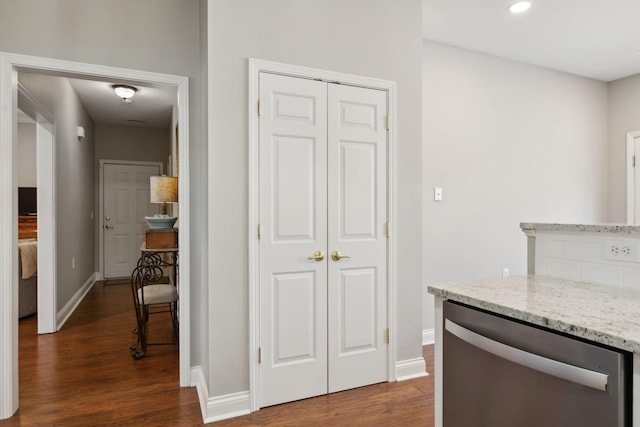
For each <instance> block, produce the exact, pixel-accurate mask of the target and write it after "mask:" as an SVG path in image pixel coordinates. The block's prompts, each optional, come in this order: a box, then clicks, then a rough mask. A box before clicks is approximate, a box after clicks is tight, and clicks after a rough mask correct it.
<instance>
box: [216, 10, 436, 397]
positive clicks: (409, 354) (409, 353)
mask: <svg viewBox="0 0 640 427" xmlns="http://www.w3.org/2000/svg"><path fill="white" fill-rule="evenodd" d="M420 37H421V3H420V0H405V1H402V2H398V1H396V0H349V1H344V0H323V1H298V0H270V1H263V0H245V1H241V2H239V1H237V0H216V1H213V2H209V39H208V40H209V54H208V56H209V70H208V72H209V94H210V95H209V96H210V103H209V113H208V116H209V119H210V121H209V123H210V126H211V129H210V141H209V150H210V156H209V159H210V161H209V171H210V176H209V184H210V187H209V189H210V192H209V197H211V198H212V201H214V205H215V206H216V209H215V210H214V211H212V212H210V215H209V226H210V233H211V236H212V241H213V246H212V249H211V250H212V252H211V253H210V274H211V287H210V306H209V310H208V312H209V318H210V320H209V327H210V334H209V343H210V348H209V351H210V358H209V359H210V372H209V393H210V395H211V396H220V395H225V394H229V393H234V392H241V391H245V390H248V387H249V370H248V366H249V354H248V341H249V340H248V330H249V325H248V318H249V313H248V303H247V302H248V299H249V296H248V243H247V242H248V239H249V236H248V235H247V229H248V224H247V210H248V204H247V203H248V201H247V191H248V182H247V176H248V170H247V163H248V151H247V149H248V132H247V130H248V119H247V115H248V109H249V106H248V105H247V96H248V95H247V81H248V75H247V69H248V67H247V64H248V58H256V59H263V60H269V61H277V62H283V63H288V64H294V65H301V66H308V67H315V68H320V69H325V70H331V71H338V72H344V73H350V74H357V75H362V76H368V77H374V78H380V79H386V80H393V81H396V82H397V84H398V93H397V102H398V114H397V157H398V158H397V170H398V176H397V183H396V186H397V206H398V212H397V214H398V215H397V216H398V217H397V236H396V241H397V263H398V264H397V267H398V268H397V271H398V275H397V313H398V315H397V325H398V329H397V337H396V338H397V343H398V351H397V358H398V360H410V359H414V358H420V357H422V355H421V346H420V336H421V319H422V302H421V289H422V286H423V280H422V270H421V265H422V255H421V249H422V246H421V238H422V237H421V236H422V230H421V227H422V224H421V222H422V215H421V209H422V206H421V202H420V195H421V193H422V189H421V185H422V180H421V174H422V168H421V154H420V152H421V141H420V136H421V114H420V109H421V92H420V86H421V76H420V67H421V65H420V56H421V42H420Z"/></svg>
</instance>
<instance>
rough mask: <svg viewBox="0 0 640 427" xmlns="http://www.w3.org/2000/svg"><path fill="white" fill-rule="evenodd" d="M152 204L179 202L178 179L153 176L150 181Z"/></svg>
mask: <svg viewBox="0 0 640 427" xmlns="http://www.w3.org/2000/svg"><path fill="white" fill-rule="evenodd" d="M149 184H150V187H149V192H150V195H151V200H150V201H151V203H171V202H177V201H178V178H177V177H175V176H152V177H150V181H149Z"/></svg>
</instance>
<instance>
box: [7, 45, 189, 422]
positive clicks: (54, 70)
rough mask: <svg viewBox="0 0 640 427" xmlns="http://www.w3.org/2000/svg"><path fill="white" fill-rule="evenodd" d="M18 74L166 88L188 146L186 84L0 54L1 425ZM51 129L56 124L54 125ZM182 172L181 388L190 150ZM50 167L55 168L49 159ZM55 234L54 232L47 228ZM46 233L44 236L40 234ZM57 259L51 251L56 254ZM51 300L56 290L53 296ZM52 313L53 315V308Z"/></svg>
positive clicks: (12, 269)
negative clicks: (0, 201)
mask: <svg viewBox="0 0 640 427" xmlns="http://www.w3.org/2000/svg"><path fill="white" fill-rule="evenodd" d="M18 72H28V73H35V74H38V73H39V74H50V75H57V76H62V77H69V78H79V79H91V80H102V81H109V82H113V81H126V82H136V83H139V84H147V85H167V86H171V87H174V88H175V90H176V93H177V106H178V112H177V114H178V122H179V123H180V124H181V125H180V127H179V131H178V137H179V139H180V141H189V110H188V78H187V77H183V76H174V75H167V74H159V73H150V72H144V71H137V70H129V69H123V68H114V67H107V66H100V65H93V64H84V63H77V62H70V61H62V60H53V59H49V58H41V57H30V56H24V55H15V54H8V53H0V170H1V171H0V197H2V199H3V200H9V201H10V203H6V204H5V205H4V206H2V207H0V230H1V231H2V235H4V236H11V238H9V239H3V240H2V242H0V271H1V272H0V361H1V362H0V419H2V418H8V417H10V416H12V415H13V414H14V413H15V412H16V410H17V409H18V402H19V399H18V346H17V343H18V313H17V312H16V307H17V298H18V292H17V282H18V269H17V250H18V249H17V216H18V215H17V182H16V152H17V150H16V144H17V141H16V127H17V125H16V120H17V119H16V117H17V94H18V78H17V76H18ZM54 126H55V124H54ZM177 148H178V152H177V154H176V158H177V159H179V165H178V167H179V170H180V172H181V175H180V179H179V181H178V186H179V194H180V200H179V202H178V209H179V211H180V216H181V221H180V228H181V230H180V233H179V242H178V244H179V247H180V251H181V253H180V259H181V263H182V265H183V266H184V268H182V269H180V271H179V292H180V299H179V322H180V332H179V358H180V385H181V386H183V387H185V386H189V385H190V324H189V320H190V306H189V301H190V297H189V295H190V292H189V291H190V283H189V275H190V274H189V265H190V253H189V235H190V232H189V230H190V227H189V225H190V224H189V190H188V189H189V147H188V144H186V143H183V144H180V145H179V146H178V147H177ZM49 167H51V168H53V167H55V163H54V159H53V158H52V159H50V163H49ZM51 228H52V229H55V227H51ZM43 231H44V230H43ZM54 253H55V251H54ZM53 294H55V290H54V291H53ZM50 304H51V307H52V313H54V315H55V313H56V311H57V309H56V306H55V304H52V303H51V302H50Z"/></svg>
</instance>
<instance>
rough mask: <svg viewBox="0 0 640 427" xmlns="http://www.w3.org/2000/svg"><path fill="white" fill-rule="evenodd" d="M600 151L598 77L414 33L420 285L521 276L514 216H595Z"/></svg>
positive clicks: (603, 134) (603, 118)
mask: <svg viewBox="0 0 640 427" xmlns="http://www.w3.org/2000/svg"><path fill="white" fill-rule="evenodd" d="M607 149H608V146H607V85H606V84H605V83H602V82H598V81H595V80H590V79H586V78H581V77H576V76H573V75H569V74H563V73H559V72H555V71H550V70H547V69H543V68H538V67H534V66H529V65H524V64H521V63H516V62H512V61H506V60H502V59H498V58H495V57H491V56H487V55H482V54H478V53H473V52H470V51H466V50H462V49H457V48H453V47H448V46H444V45H441V44H437V43H431V42H425V43H424V50H423V162H422V167H423V174H424V175H423V184H424V199H423V201H424V272H425V278H426V282H441V281H457V280H473V279H483V278H491V277H500V275H501V274H502V269H503V268H505V267H506V268H509V270H510V273H511V274H512V275H518V274H526V240H525V237H524V235H523V233H522V232H521V231H520V228H519V223H520V222H528V221H531V222H570V223H592V222H602V221H606V220H607V219H608V218H607V209H606V206H607V179H608V174H607V172H608V165H607ZM435 186H439V187H442V188H443V191H444V199H443V201H442V202H435V201H434V200H433V188H434V187H435ZM424 292H425V297H424V298H425V307H427V309H426V310H425V317H424V328H425V329H432V328H433V306H432V299H431V298H430V295H426V290H425V291H424Z"/></svg>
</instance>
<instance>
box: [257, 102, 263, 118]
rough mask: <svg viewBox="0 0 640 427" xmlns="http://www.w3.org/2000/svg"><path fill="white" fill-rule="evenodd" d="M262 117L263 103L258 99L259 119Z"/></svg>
mask: <svg viewBox="0 0 640 427" xmlns="http://www.w3.org/2000/svg"><path fill="white" fill-rule="evenodd" d="M261 115H262V102H260V100H259V99H258V117H260V116H261Z"/></svg>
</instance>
